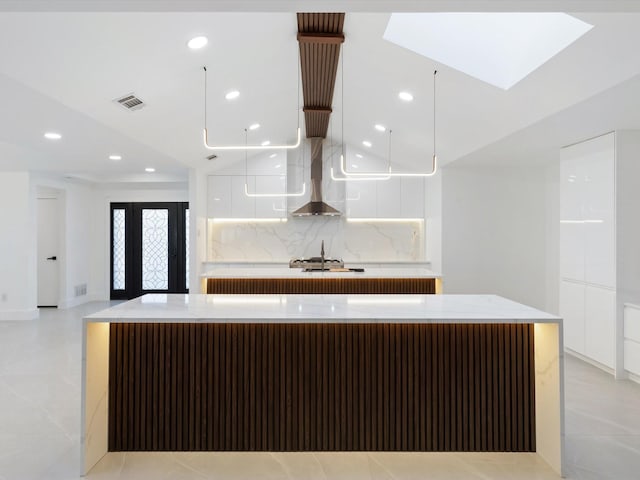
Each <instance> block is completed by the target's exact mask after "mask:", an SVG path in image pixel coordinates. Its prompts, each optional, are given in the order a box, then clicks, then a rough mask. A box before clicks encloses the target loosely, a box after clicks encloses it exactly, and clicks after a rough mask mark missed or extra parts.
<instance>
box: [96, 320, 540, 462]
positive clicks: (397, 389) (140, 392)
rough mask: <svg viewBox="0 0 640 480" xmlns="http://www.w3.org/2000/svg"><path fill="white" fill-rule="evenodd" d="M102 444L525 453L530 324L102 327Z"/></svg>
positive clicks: (531, 440)
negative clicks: (105, 379)
mask: <svg viewBox="0 0 640 480" xmlns="http://www.w3.org/2000/svg"><path fill="white" fill-rule="evenodd" d="M109 349H110V354H109V359H110V360H109V361H110V364H109V415H108V418H109V450H110V451H354V450H355V451H437V452H447V451H458V452H470V451H483V452H486V451H490V452H534V451H535V450H536V448H535V447H536V442H535V431H536V422H535V372H534V334H533V325H532V324H435V325H425V324H345V323H339V324H335V323H334V324H331V323H329V324H327V323H317V324H251V323H216V324H212V323H209V324H197V323H112V324H111V325H110V348H109Z"/></svg>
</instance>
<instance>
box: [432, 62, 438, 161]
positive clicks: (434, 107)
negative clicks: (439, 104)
mask: <svg viewBox="0 0 640 480" xmlns="http://www.w3.org/2000/svg"><path fill="white" fill-rule="evenodd" d="M436 73H438V71H437V70H434V71H433V158H434V160H435V158H436Z"/></svg>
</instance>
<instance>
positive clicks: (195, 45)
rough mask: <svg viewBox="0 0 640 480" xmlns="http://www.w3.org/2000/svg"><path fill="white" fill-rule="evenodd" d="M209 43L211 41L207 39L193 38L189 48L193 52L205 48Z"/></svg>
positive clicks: (188, 43) (188, 44)
mask: <svg viewBox="0 0 640 480" xmlns="http://www.w3.org/2000/svg"><path fill="white" fill-rule="evenodd" d="M208 42H209V40H208V39H207V37H202V36H200V37H193V38H192V39H191V40H189V41H188V42H187V47H189V48H190V49H191V50H198V49H199V48H202V47H204V46H205V45H206V44H207V43H208Z"/></svg>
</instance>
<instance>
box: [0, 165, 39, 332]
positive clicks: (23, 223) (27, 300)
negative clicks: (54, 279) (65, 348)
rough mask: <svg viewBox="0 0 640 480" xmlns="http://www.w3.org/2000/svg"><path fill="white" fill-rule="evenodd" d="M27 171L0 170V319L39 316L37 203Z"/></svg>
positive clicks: (20, 318)
mask: <svg viewBox="0 0 640 480" xmlns="http://www.w3.org/2000/svg"><path fill="white" fill-rule="evenodd" d="M31 192H32V188H31V183H30V178H29V173H28V172H4V173H0V225H1V228H2V233H1V234H0V320H28V319H33V318H37V317H38V310H37V308H36V288H35V287H36V245H37V244H36V236H35V202H34V201H33V196H32V193H31Z"/></svg>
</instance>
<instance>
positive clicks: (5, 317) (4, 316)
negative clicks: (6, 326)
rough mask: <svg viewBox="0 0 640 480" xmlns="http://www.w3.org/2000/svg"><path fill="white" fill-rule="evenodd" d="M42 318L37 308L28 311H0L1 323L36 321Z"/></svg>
mask: <svg viewBox="0 0 640 480" xmlns="http://www.w3.org/2000/svg"><path fill="white" fill-rule="evenodd" d="M39 316H40V311H39V310H38V309H37V308H32V309H28V310H0V321H10V320H36V319H37V318H38V317H39Z"/></svg>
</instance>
